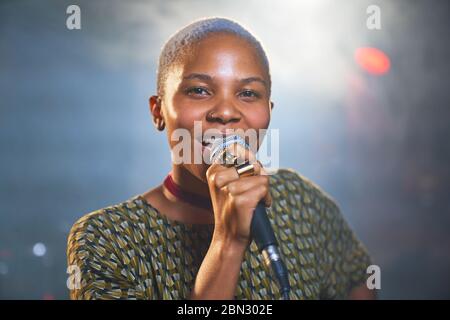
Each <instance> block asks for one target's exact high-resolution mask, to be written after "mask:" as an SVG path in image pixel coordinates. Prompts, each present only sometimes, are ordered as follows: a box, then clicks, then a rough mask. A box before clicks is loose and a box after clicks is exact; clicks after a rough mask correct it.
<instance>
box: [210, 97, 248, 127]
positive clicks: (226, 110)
mask: <svg viewBox="0 0 450 320" xmlns="http://www.w3.org/2000/svg"><path fill="white" fill-rule="evenodd" d="M241 117H242V115H241V112H240V111H239V109H238V108H237V107H236V106H235V105H234V104H233V103H232V102H230V101H225V100H223V101H220V102H219V103H217V104H216V105H215V106H214V108H212V109H211V110H210V111H209V112H208V114H207V115H206V120H207V121H210V122H219V123H220V124H226V123H229V122H239V121H240V120H241Z"/></svg>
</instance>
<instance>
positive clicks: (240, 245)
mask: <svg viewBox="0 0 450 320" xmlns="http://www.w3.org/2000/svg"><path fill="white" fill-rule="evenodd" d="M157 80H158V83H157V95H155V96H152V97H151V98H150V111H151V114H152V117H153V120H154V124H155V126H156V128H157V129H158V130H160V131H163V130H166V132H167V136H168V140H169V145H170V147H171V149H173V148H174V147H175V144H176V142H175V141H173V139H171V137H172V134H173V133H174V132H175V131H176V130H179V129H184V130H185V131H186V130H187V132H189V133H191V136H192V137H194V138H192V141H190V144H191V146H192V148H193V149H195V148H199V145H200V144H199V143H200V142H203V144H205V141H202V140H201V139H200V140H199V141H197V139H196V136H195V134H194V122H196V121H200V123H201V126H202V129H203V130H207V129H217V130H219V131H220V132H223V131H224V130H225V129H242V130H247V129H255V130H258V129H266V128H267V127H268V126H269V122H270V116H271V111H272V108H273V106H274V104H273V102H271V100H270V89H271V78H270V72H269V63H268V61H267V57H266V54H265V52H264V50H263V48H262V46H261V44H260V43H259V42H258V40H256V39H255V37H254V36H253V35H252V34H250V33H249V32H248V31H247V30H246V29H244V28H243V27H242V26H241V25H239V24H237V23H236V22H233V21H231V20H228V19H223V18H210V19H203V20H199V21H196V22H194V23H192V24H190V25H188V26H186V27H185V28H183V29H181V30H180V31H178V32H177V33H176V34H175V35H173V36H172V37H171V38H170V39H169V41H168V42H167V43H166V44H165V46H164V48H163V50H162V52H161V56H160V60H159V67H158V78H157ZM200 147H201V145H200ZM203 149H204V148H202V150H203ZM237 152H242V150H241V151H237ZM236 155H238V156H246V157H247V159H250V160H251V161H252V163H253V165H254V173H253V175H251V176H246V177H241V176H239V174H238V173H237V171H236V169H235V168H234V167H228V166H224V165H220V164H218V163H214V164H212V165H209V164H208V163H206V162H205V161H203V162H201V163H192V162H182V163H178V162H176V163H175V162H174V163H172V170H171V173H170V174H169V175H168V177H167V178H166V179H165V181H164V183H163V184H161V185H159V186H157V187H156V188H154V189H151V190H149V191H148V192H145V193H143V194H141V195H138V196H136V197H134V198H132V199H130V200H128V201H125V202H123V203H121V204H118V205H115V206H111V207H108V208H104V209H101V210H98V211H95V212H93V213H90V214H88V215H86V216H84V217H82V218H81V219H80V220H79V221H78V222H76V223H75V225H74V226H73V228H72V230H71V232H70V236H69V240H68V250H67V254H68V264H69V265H76V266H77V267H78V268H79V270H80V272H81V273H80V274H81V282H80V284H79V286H78V287H76V288H74V289H73V290H72V291H71V298H73V299H120V298H122V299H134V298H137V299H186V298H191V299H232V298H236V299H280V292H279V289H278V286H277V283H276V281H275V279H274V277H273V275H272V273H271V271H270V270H269V269H268V267H267V266H266V265H265V264H264V263H263V258H262V257H261V255H260V253H259V252H258V249H257V247H256V245H255V243H254V242H253V241H252V239H251V236H250V223H251V218H252V213H253V211H254V208H255V207H256V205H257V203H258V202H259V201H261V200H262V201H264V203H265V204H266V206H267V207H268V208H267V214H268V216H269V219H270V220H271V223H272V226H273V229H274V232H275V234H276V237H277V239H278V242H279V245H280V249H281V252H282V255H283V258H284V261H285V264H286V266H287V269H288V272H289V282H290V285H291V292H290V298H291V299H319V298H328V299H332V298H337V299H344V298H372V297H373V294H372V293H371V292H370V291H369V290H368V289H367V287H366V286H365V281H366V268H367V266H368V265H370V259H369V256H368V254H367V252H366V250H365V248H364V246H363V245H362V244H361V243H360V242H359V241H358V239H357V238H356V237H355V235H354V233H353V232H352V231H351V229H350V228H349V226H348V225H347V223H346V222H345V221H344V219H343V217H342V215H341V213H340V211H339V208H338V206H337V205H336V203H335V202H334V201H333V199H332V198H330V197H329V196H328V195H327V194H325V193H324V192H323V191H322V190H321V189H320V188H319V187H317V186H316V185H315V184H313V183H312V182H311V181H309V180H308V179H306V178H304V177H302V176H301V175H299V174H297V173H296V172H294V171H293V170H286V169H283V170H278V172H276V174H273V175H265V174H264V173H265V170H264V168H263V167H262V166H261V165H260V163H258V162H255V161H254V157H253V154H252V153H247V154H246V155H244V154H243V153H240V154H236Z"/></svg>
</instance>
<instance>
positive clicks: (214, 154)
mask: <svg viewBox="0 0 450 320" xmlns="http://www.w3.org/2000/svg"><path fill="white" fill-rule="evenodd" d="M235 143H237V144H239V145H241V146H243V147H244V148H245V149H249V146H248V144H247V143H246V142H245V140H244V139H243V138H242V137H240V136H239V135H237V134H233V135H229V136H226V137H225V138H216V139H215V140H214V142H213V144H212V146H211V153H210V161H211V163H214V162H215V161H216V159H217V158H218V157H219V156H220V155H221V154H222V151H223V150H225V149H226V148H227V147H228V146H230V145H233V144H235Z"/></svg>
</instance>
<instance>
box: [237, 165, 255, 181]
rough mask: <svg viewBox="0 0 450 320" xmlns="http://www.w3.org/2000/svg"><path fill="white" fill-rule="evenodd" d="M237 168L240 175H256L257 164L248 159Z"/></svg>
mask: <svg viewBox="0 0 450 320" xmlns="http://www.w3.org/2000/svg"><path fill="white" fill-rule="evenodd" d="M235 168H236V171H237V174H238V175H239V177H248V176H252V175H254V173H255V166H254V165H253V164H251V163H250V162H248V161H246V162H245V163H243V164H240V165H237V166H235Z"/></svg>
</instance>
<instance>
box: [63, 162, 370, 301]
mask: <svg viewBox="0 0 450 320" xmlns="http://www.w3.org/2000/svg"><path fill="white" fill-rule="evenodd" d="M270 192H271V195H272V198H273V203H272V206H271V208H268V209H267V214H268V216H269V219H270V220H271V222H272V225H273V229H274V232H275V235H276V237H277V239H278V242H279V245H280V250H281V252H282V254H283V257H284V261H285V264H286V266H287V268H288V271H289V281H290V284H291V296H290V298H291V299H345V298H347V296H348V294H349V292H350V290H351V289H352V288H353V287H355V286H358V285H360V284H363V283H365V281H366V277H367V274H366V269H367V267H368V266H369V265H370V258H369V255H368V253H367V251H366V249H365V247H364V246H363V245H362V244H361V242H360V241H359V240H358V239H357V237H356V236H355V234H354V233H353V231H352V230H351V229H350V228H349V226H348V224H347V223H346V221H345V220H344V219H343V217H342V215H341V212H340V210H339V208H338V206H337V205H336V203H335V201H334V200H333V199H332V198H330V197H329V196H328V195H327V194H326V193H324V192H323V191H322V190H321V189H320V188H319V187H318V186H316V185H315V184H314V183H312V182H311V181H309V180H308V179H307V178H305V177H303V176H301V175H299V174H298V173H296V172H295V171H293V170H290V169H280V170H278V171H277V173H276V174H274V175H271V176H270ZM213 229H214V226H213V225H187V224H182V223H180V222H176V221H171V220H168V219H167V218H166V217H165V216H164V215H163V214H161V213H160V212H158V211H157V210H156V209H155V208H154V207H152V206H151V204H149V203H147V202H146V201H145V200H144V198H143V197H142V196H140V195H138V196H136V197H134V198H132V199H130V200H128V201H126V202H123V203H121V204H118V205H115V206H111V207H108V208H104V209H101V210H97V211H95V212H92V213H90V214H87V215H85V216H84V217H82V218H81V219H79V220H78V221H77V222H76V223H75V224H74V226H73V227H72V229H71V231H70V235H69V239H68V248H67V260H68V265H69V266H73V265H76V266H77V267H78V268H77V269H78V270H79V271H80V272H81V278H79V279H80V280H81V281H80V283H79V287H78V288H75V289H73V290H71V291H70V297H71V298H72V299H188V298H189V294H190V291H191V289H192V287H193V284H194V281H195V277H196V274H197V271H198V269H199V267H200V265H201V263H202V261H203V258H204V256H205V254H206V251H207V250H208V247H209V244H210V241H211V237H212V232H213ZM235 298H236V299H280V298H281V297H280V293H279V291H278V287H277V283H276V279H275V278H274V276H273V274H272V273H271V270H270V269H269V268H268V267H267V266H266V265H265V264H264V263H263V260H262V257H261V255H260V253H259V252H258V249H257V247H256V245H255V243H254V242H252V243H251V245H250V246H249V247H248V249H247V252H246V254H245V258H244V261H243V262H242V266H241V272H240V278H239V282H238V286H237V290H236V295H235Z"/></svg>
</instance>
